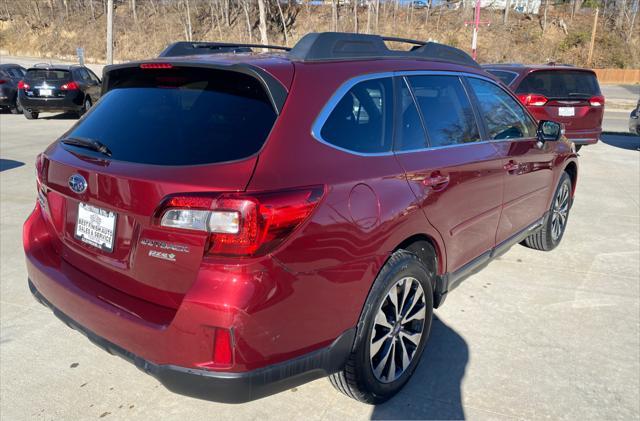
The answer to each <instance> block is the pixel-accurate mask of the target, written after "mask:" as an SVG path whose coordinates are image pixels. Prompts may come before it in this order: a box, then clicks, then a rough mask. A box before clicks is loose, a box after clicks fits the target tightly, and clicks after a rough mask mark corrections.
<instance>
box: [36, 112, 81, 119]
mask: <svg viewBox="0 0 640 421" xmlns="http://www.w3.org/2000/svg"><path fill="white" fill-rule="evenodd" d="M40 118H41V119H42V120H77V119H78V114H75V113H62V114H55V115H51V116H47V117H40Z"/></svg>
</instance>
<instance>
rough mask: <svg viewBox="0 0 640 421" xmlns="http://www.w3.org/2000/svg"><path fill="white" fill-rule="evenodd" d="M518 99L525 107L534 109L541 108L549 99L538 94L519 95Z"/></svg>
mask: <svg viewBox="0 0 640 421" xmlns="http://www.w3.org/2000/svg"><path fill="white" fill-rule="evenodd" d="M518 99H519V100H520V102H521V103H522V104H524V105H525V106H534V107H541V106H543V105H544V104H546V103H547V101H548V99H547V97H545V96H544V95H538V94H519V95H518Z"/></svg>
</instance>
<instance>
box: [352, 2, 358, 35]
mask: <svg viewBox="0 0 640 421" xmlns="http://www.w3.org/2000/svg"><path fill="white" fill-rule="evenodd" d="M353 32H355V33H356V34H357V33H358V0H354V2H353Z"/></svg>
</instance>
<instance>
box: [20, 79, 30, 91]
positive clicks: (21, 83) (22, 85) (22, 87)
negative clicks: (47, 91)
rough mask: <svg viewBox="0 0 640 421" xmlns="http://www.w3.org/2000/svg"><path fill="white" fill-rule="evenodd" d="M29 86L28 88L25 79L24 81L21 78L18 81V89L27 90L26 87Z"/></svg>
mask: <svg viewBox="0 0 640 421" xmlns="http://www.w3.org/2000/svg"><path fill="white" fill-rule="evenodd" d="M29 88H30V86H29V84H28V83H25V81H24V80H21V81H20V82H18V89H24V90H27V89H29Z"/></svg>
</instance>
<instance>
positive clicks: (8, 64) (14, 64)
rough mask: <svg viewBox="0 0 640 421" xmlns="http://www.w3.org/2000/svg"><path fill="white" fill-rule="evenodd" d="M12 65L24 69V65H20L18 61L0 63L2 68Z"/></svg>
mask: <svg viewBox="0 0 640 421" xmlns="http://www.w3.org/2000/svg"><path fill="white" fill-rule="evenodd" d="M11 67H18V68H21V69H24V67H22V66H20V65H19V64H16V63H2V64H0V69H7V68H11Z"/></svg>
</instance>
